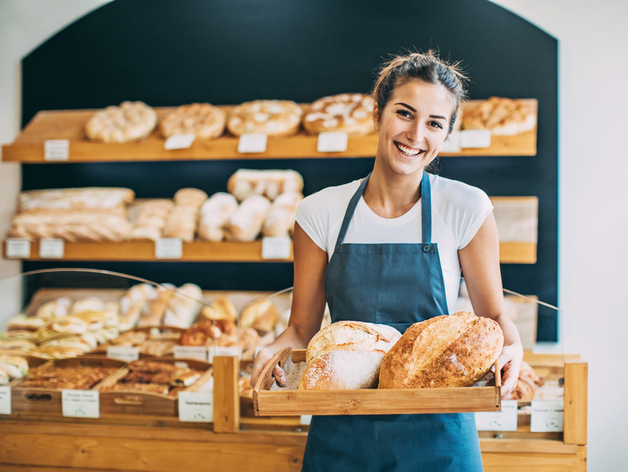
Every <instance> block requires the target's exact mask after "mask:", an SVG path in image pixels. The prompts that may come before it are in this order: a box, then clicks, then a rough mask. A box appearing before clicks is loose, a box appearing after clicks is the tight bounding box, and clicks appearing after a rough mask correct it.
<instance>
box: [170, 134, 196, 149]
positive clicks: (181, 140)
mask: <svg viewBox="0 0 628 472" xmlns="http://www.w3.org/2000/svg"><path fill="white" fill-rule="evenodd" d="M195 139H196V135H195V134H176V135H174V136H170V137H169V138H168V139H167V140H166V144H164V149H165V150H166V151H170V150H172V149H187V148H189V147H190V146H191V145H192V143H193V142H194V140H195Z"/></svg>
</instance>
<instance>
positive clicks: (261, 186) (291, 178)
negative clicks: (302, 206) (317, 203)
mask: <svg viewBox="0 0 628 472" xmlns="http://www.w3.org/2000/svg"><path fill="white" fill-rule="evenodd" d="M227 190H228V191H229V193H231V194H232V195H233V196H234V197H236V198H237V199H238V201H240V202H241V201H242V200H245V199H246V198H248V197H250V196H251V195H264V196H265V197H267V198H268V199H270V200H274V199H275V198H277V197H278V196H279V195H281V194H282V193H286V192H298V193H300V192H302V191H303V177H302V176H301V174H299V173H298V172H297V171H294V170H290V169H288V170H254V169H239V170H238V171H237V172H235V173H234V174H233V175H232V176H231V177H229V181H228V182H227Z"/></svg>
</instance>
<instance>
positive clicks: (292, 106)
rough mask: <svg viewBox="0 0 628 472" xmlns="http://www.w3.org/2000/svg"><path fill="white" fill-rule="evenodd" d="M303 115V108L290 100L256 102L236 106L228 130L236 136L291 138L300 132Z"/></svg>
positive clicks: (228, 121)
mask: <svg viewBox="0 0 628 472" xmlns="http://www.w3.org/2000/svg"><path fill="white" fill-rule="evenodd" d="M302 114H303V111H302V110H301V107H300V106H299V105H297V104H296V103H294V102H293V101H290V100H255V101H252V102H245V103H242V104H241V105H238V106H236V107H235V108H234V109H233V110H232V111H231V113H230V114H229V119H228V120H227V128H228V129H229V132H230V133H231V134H233V135H235V136H240V135H242V134H246V133H263V134H266V135H268V136H291V135H293V134H296V132H297V131H298V130H299V127H300V126H301V115H302Z"/></svg>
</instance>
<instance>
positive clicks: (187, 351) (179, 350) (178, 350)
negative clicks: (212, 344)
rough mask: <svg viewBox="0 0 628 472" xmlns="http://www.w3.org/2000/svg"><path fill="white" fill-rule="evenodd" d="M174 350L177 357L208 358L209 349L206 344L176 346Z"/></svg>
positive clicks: (200, 359)
mask: <svg viewBox="0 0 628 472" xmlns="http://www.w3.org/2000/svg"><path fill="white" fill-rule="evenodd" d="M172 352H173V355H174V358H175V359H196V360H199V361H206V360H207V349H206V348H205V346H174V347H173V348H172Z"/></svg>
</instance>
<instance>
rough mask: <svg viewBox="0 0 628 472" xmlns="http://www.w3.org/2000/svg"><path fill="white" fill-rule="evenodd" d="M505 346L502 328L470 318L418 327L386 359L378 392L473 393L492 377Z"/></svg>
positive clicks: (433, 320) (436, 319) (457, 315)
mask: <svg viewBox="0 0 628 472" xmlns="http://www.w3.org/2000/svg"><path fill="white" fill-rule="evenodd" d="M503 345H504V335H503V333H502V330H501V328H500V327H499V325H498V324H497V323H496V322H495V321H493V320H491V319H489V318H479V317H477V316H475V315H473V314H471V313H466V312H459V313H455V314H453V315H449V316H447V315H443V316H436V317H434V318H431V319H429V320H426V321H423V322H421V323H415V324H413V325H412V326H410V327H409V328H408V329H407V330H406V332H405V333H404V334H403V336H402V337H401V339H400V340H399V341H398V342H397V343H396V344H395V346H393V348H392V349H390V351H388V353H387V354H386V356H385V357H384V360H383V361H382V365H381V370H380V376H379V388H426V387H468V386H470V385H473V384H474V383H476V382H477V381H478V380H480V379H481V378H482V377H484V375H486V374H487V373H488V371H489V370H490V368H491V366H492V365H493V364H494V363H495V361H496V360H497V358H498V357H499V354H500V353H501V351H502V347H503Z"/></svg>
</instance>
